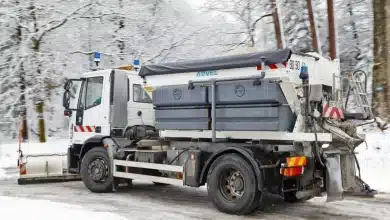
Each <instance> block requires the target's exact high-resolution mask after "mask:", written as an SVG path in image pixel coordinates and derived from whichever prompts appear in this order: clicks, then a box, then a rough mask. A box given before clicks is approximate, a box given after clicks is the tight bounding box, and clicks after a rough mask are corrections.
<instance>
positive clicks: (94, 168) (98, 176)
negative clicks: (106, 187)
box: [88, 158, 108, 182]
mask: <svg viewBox="0 0 390 220" xmlns="http://www.w3.org/2000/svg"><path fill="white" fill-rule="evenodd" d="M88 174H89V177H90V178H91V179H92V180H93V181H94V182H104V181H105V180H106V179H107V177H108V165H107V163H106V162H105V161H104V160H103V159H101V158H96V159H95V160H93V161H92V162H91V163H90V164H89V165H88Z"/></svg>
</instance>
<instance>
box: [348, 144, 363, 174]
mask: <svg viewBox="0 0 390 220" xmlns="http://www.w3.org/2000/svg"><path fill="white" fill-rule="evenodd" d="M366 144H367V143H366ZM347 147H348V149H349V150H350V151H351V152H352V155H353V157H354V158H355V162H356V167H357V168H358V172H359V178H361V176H360V164H359V161H358V159H357V157H356V154H355V152H354V150H353V149H352V148H351V147H349V146H348V145H347Z"/></svg>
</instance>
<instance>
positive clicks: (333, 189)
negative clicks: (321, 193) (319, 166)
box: [325, 153, 344, 202]
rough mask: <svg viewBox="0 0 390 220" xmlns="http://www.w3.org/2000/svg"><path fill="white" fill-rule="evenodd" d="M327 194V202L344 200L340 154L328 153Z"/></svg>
mask: <svg viewBox="0 0 390 220" xmlns="http://www.w3.org/2000/svg"><path fill="white" fill-rule="evenodd" d="M325 155H326V192H327V200H326V201H327V202H332V201H339V200H343V191H344V189H343V181H342V178H341V166H340V154H338V153H326V154H325Z"/></svg>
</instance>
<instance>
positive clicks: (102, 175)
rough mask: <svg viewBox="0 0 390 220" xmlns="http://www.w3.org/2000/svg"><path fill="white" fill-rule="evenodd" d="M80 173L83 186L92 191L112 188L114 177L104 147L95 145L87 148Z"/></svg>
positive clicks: (103, 190)
mask: <svg viewBox="0 0 390 220" xmlns="http://www.w3.org/2000/svg"><path fill="white" fill-rule="evenodd" d="M80 173H81V179H82V180H83V182H84V184H85V186H86V187H87V188H88V189H89V190H91V191H92V192H97V193H101V192H110V191H112V190H113V183H114V177H113V174H112V172H111V165H110V159H109V157H108V153H107V150H106V149H104V148H102V147H96V148H92V149H91V150H89V151H88V152H87V153H86V154H85V156H84V158H83V160H82V162H81V171H80Z"/></svg>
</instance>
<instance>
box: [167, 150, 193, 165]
mask: <svg viewBox="0 0 390 220" xmlns="http://www.w3.org/2000/svg"><path fill="white" fill-rule="evenodd" d="M191 148H193V147H189V148H185V149H184V150H183V151H182V152H180V153H179V154H178V155H176V157H174V158H173V159H172V160H171V161H170V162H169V163H168V164H169V165H171V164H172V163H173V162H174V161H175V160H177V159H178V158H179V157H180V156H181V155H182V154H183V153H184V152H187V151H189V150H190V149H191Z"/></svg>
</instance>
